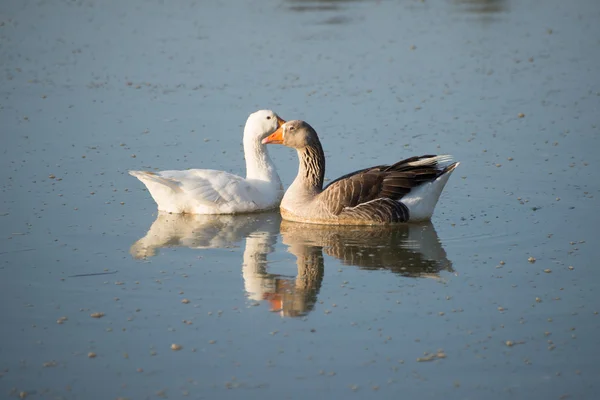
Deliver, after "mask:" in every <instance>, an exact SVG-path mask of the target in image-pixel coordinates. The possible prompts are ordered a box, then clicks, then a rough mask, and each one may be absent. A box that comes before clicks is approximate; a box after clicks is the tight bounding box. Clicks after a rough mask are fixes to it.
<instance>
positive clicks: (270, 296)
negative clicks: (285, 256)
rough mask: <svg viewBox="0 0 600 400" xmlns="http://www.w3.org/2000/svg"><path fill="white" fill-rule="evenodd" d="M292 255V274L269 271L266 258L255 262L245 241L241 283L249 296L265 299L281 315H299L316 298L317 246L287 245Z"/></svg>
mask: <svg viewBox="0 0 600 400" xmlns="http://www.w3.org/2000/svg"><path fill="white" fill-rule="evenodd" d="M289 251H290V253H292V254H294V255H295V256H296V259H297V261H296V264H297V266H298V274H297V275H296V276H295V277H292V276H286V275H280V274H271V273H268V272H267V269H266V259H265V260H264V261H263V262H256V261H257V260H256V258H255V256H254V255H253V254H256V252H253V251H252V250H251V249H249V244H248V243H247V244H246V251H245V252H244V266H243V274H244V285H245V287H246V291H247V292H248V297H249V298H251V299H253V300H269V303H270V305H271V311H277V312H280V313H281V315H282V316H284V317H299V316H302V315H305V314H307V313H309V312H310V311H311V310H312V309H313V308H314V305H315V303H316V301H317V294H318V293H319V290H320V289H321V282H322V281H323V271H324V269H325V268H324V265H323V254H322V252H321V249H320V248H317V247H309V246H298V247H297V248H295V247H290V248H289Z"/></svg>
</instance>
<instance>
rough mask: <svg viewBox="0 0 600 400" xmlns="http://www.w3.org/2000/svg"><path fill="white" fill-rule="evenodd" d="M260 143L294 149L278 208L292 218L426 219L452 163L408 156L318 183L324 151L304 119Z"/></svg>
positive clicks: (349, 221)
mask: <svg viewBox="0 0 600 400" xmlns="http://www.w3.org/2000/svg"><path fill="white" fill-rule="evenodd" d="M263 143H265V144H266V143H276V144H283V145H284V146H288V147H291V148H294V149H296V151H297V152H298V158H299V161H300V167H299V168H298V176H297V177H296V179H295V180H294V182H293V183H292V185H291V186H290V187H289V188H288V190H287V192H286V193H285V196H283V200H282V201H281V207H280V209H281V216H282V217H283V219H285V220H289V221H296V222H306V223H316V224H331V225H378V224H388V223H395V222H409V221H423V220H428V219H430V218H431V215H432V214H433V209H434V208H435V205H436V203H437V202H438V199H439V198H440V194H441V193H442V189H444V186H445V185H446V182H448V178H449V177H450V175H451V174H452V171H454V169H455V168H456V167H457V166H458V163H457V162H453V161H452V157H450V156H447V155H441V156H434V155H426V156H419V157H411V158H408V159H406V160H402V161H398V162H397V163H395V164H393V165H378V166H376V167H371V168H365V169H362V170H360V171H355V172H352V173H349V174H347V175H344V176H342V177H340V178H338V179H336V180H334V181H333V182H331V183H330V184H329V185H327V187H325V188H323V179H324V177H325V155H324V153H323V148H322V147H321V142H320V141H319V137H318V136H317V132H315V130H314V129H313V128H312V127H311V126H310V125H309V124H308V123H306V122H304V121H289V122H286V123H285V124H283V125H282V126H281V127H279V128H278V129H277V130H276V131H275V132H274V133H273V134H272V135H270V136H269V137H267V138H265V139H263Z"/></svg>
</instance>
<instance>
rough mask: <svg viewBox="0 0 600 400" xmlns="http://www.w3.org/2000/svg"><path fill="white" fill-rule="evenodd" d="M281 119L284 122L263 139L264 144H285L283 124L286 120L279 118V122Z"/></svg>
mask: <svg viewBox="0 0 600 400" xmlns="http://www.w3.org/2000/svg"><path fill="white" fill-rule="evenodd" d="M280 120H281V121H282V122H283V123H282V124H281V125H279V128H277V130H276V131H275V132H273V133H272V134H271V135H269V136H267V137H266V138H264V139H263V140H262V144H283V124H284V123H285V121H284V120H282V119H280V118H277V123H279V122H280Z"/></svg>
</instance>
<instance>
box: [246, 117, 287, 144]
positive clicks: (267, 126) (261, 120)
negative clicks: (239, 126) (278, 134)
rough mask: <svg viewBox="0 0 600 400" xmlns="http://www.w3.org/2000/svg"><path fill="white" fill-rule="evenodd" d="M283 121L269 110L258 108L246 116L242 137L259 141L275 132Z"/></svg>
mask: <svg viewBox="0 0 600 400" xmlns="http://www.w3.org/2000/svg"><path fill="white" fill-rule="evenodd" d="M284 123H285V121H284V120H283V119H281V118H280V117H279V115H277V114H276V113H275V112H273V111H271V110H259V111H256V112H254V113H252V114H250V116H249V117H248V120H247V121H246V126H245V128H244V139H249V140H252V141H255V140H256V141H259V142H260V141H261V140H262V139H263V138H265V137H266V136H268V135H270V134H271V133H273V132H275V131H276V130H277V129H278V128H279V127H280V126H281V125H283V124H284Z"/></svg>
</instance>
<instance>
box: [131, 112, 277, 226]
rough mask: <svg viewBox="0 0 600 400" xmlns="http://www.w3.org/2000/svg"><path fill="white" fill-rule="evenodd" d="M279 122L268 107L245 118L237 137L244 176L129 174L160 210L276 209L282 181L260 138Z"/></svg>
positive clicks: (221, 211)
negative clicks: (240, 136) (241, 148)
mask: <svg viewBox="0 0 600 400" xmlns="http://www.w3.org/2000/svg"><path fill="white" fill-rule="evenodd" d="M283 123H285V121H284V120H282V119H281V118H279V116H278V115H277V114H275V113H274V112H273V111H270V110H260V111H257V112H255V113H253V114H250V116H249V117H248V120H247V121H246V126H245V127H244V140H243V141H244V157H245V159H246V179H244V178H242V177H241V176H237V175H233V174H230V173H228V172H225V171H216V170H212V169H188V170H185V171H161V172H149V171H129V173H130V174H131V175H133V176H135V177H136V178H138V179H139V180H140V181H142V182H143V183H144V185H146V187H147V188H148V191H149V192H150V194H151V195H152V198H153V199H154V201H156V204H158V209H159V210H160V211H166V212H170V213H187V214H236V213H247V212H254V211H261V210H269V209H272V208H276V207H277V206H279V203H280V202H281V198H282V197H283V193H284V192H283V186H282V185H281V180H280V179H279V175H277V171H276V170H275V166H274V165H273V162H272V161H271V158H270V157H269V153H268V152H267V149H266V147H265V145H263V144H262V143H261V140H262V139H263V138H265V137H266V136H268V135H269V134H271V133H273V132H274V131H275V130H276V129H277V128H278V127H280V126H281V125H282V124H283Z"/></svg>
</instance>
